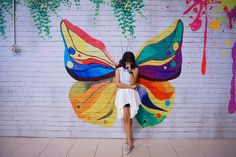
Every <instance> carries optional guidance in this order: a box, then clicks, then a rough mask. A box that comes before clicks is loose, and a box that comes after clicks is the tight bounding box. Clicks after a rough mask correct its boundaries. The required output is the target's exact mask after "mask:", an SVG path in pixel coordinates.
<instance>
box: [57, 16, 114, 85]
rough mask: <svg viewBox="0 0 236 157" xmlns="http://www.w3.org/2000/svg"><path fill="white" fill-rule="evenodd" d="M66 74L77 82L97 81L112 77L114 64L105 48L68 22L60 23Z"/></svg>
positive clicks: (98, 41)
mask: <svg viewBox="0 0 236 157" xmlns="http://www.w3.org/2000/svg"><path fill="white" fill-rule="evenodd" d="M61 34H62V37H63V41H64V44H65V55H64V64H65V67H66V70H67V72H68V73H69V74H70V76H71V77H73V78H74V79H76V80H79V81H99V80H104V79H106V78H110V77H112V76H114V74H115V73H114V71H115V62H114V61H113V60H112V58H111V56H110V55H109V54H108V53H107V50H106V47H105V45H104V44H103V42H101V41H100V40H98V39H95V38H93V37H91V36H90V35H89V34H87V33H86V32H85V31H83V30H82V29H81V28H79V27H76V26H74V25H73V24H72V23H70V22H69V21H68V20H62V21H61Z"/></svg>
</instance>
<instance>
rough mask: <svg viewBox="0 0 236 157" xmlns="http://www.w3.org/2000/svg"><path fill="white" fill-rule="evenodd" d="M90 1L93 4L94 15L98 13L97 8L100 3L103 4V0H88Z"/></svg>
mask: <svg viewBox="0 0 236 157" xmlns="http://www.w3.org/2000/svg"><path fill="white" fill-rule="evenodd" d="M90 1H91V2H93V4H94V5H95V14H94V15H95V16H97V15H98V14H99V10H100V7H101V5H102V4H104V1H103V0H90Z"/></svg>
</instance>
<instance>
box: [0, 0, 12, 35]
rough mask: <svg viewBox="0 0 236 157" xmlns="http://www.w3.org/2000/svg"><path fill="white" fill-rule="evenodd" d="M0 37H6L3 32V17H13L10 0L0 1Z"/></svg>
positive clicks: (4, 24) (4, 27) (4, 23)
mask: <svg viewBox="0 0 236 157" xmlns="http://www.w3.org/2000/svg"><path fill="white" fill-rule="evenodd" d="M0 8H1V9H0V36H2V37H6V36H5V31H6V19H5V16H6V14H9V15H11V16H12V15H13V14H12V10H13V3H12V0H0Z"/></svg>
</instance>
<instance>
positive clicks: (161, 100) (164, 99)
mask: <svg viewBox="0 0 236 157" xmlns="http://www.w3.org/2000/svg"><path fill="white" fill-rule="evenodd" d="M182 38H183V23H182V21H181V20H177V21H175V22H174V23H173V24H172V25H171V26H170V27H169V28H167V29H166V30H165V31H164V32H163V33H162V34H161V35H159V36H157V37H154V38H153V39H151V40H149V41H147V42H146V43H144V45H143V46H142V47H141V48H140V50H139V51H138V53H137V54H136V64H137V65H138V69H139V79H138V83H139V86H138V92H139V95H140V98H141V102H142V104H141V105H140V107H139V111H138V114H137V115H136V119H137V121H138V122H139V124H140V125H141V127H149V126H154V125H156V124H160V123H161V122H162V121H163V120H164V119H165V118H166V117H167V115H168V114H169V112H170V111H171V109H172V108H173V103H174V98H175V88H174V87H173V86H172V85H171V83H169V82H168V80H171V79H174V78H176V77H178V76H179V75H180V73H181V66H182V54H181V53H182V52H181V45H182Z"/></svg>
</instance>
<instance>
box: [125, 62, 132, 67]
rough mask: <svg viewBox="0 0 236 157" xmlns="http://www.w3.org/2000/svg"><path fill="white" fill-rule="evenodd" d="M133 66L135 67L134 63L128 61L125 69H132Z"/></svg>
mask: <svg viewBox="0 0 236 157" xmlns="http://www.w3.org/2000/svg"><path fill="white" fill-rule="evenodd" d="M132 65H133V62H131V61H126V62H125V67H126V68H131V66H132Z"/></svg>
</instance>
